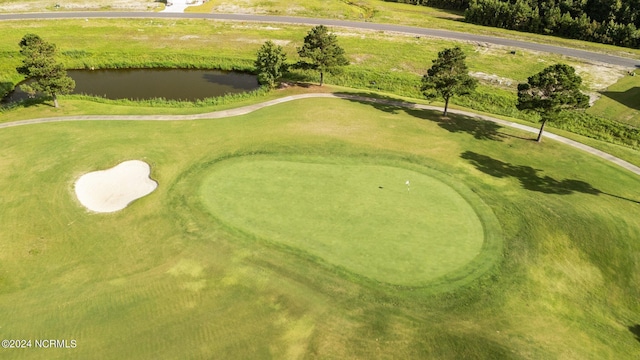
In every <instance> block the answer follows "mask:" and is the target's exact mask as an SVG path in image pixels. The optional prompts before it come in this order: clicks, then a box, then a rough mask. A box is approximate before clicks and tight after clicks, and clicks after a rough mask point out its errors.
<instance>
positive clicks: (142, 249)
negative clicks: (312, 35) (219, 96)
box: [0, 0, 640, 360]
mask: <svg viewBox="0 0 640 360" xmlns="http://www.w3.org/2000/svg"><path fill="white" fill-rule="evenodd" d="M39 1H40V0H38V1H33V0H30V1H27V2H24V3H25V4H27V5H28V6H35V5H36V4H37V3H39ZM78 1H79V0H74V1H73V2H67V3H65V4H63V6H75V4H77V3H78ZM86 3H89V4H91V6H90V7H91V8H95V7H100V8H101V9H102V10H107V9H109V8H110V7H111V6H113V7H117V6H120V5H122V4H123V3H122V2H114V3H113V4H112V5H101V4H100V3H98V2H97V1H95V0H86ZM232 3H233V4H232ZM7 4H8V5H12V6H13V5H16V6H17V5H19V4H20V2H17V1H14V0H4V1H3V0H0V6H6V5H7ZM135 4H137V5H140V4H142V5H143V6H145V7H149V8H151V7H156V4H154V3H151V2H149V1H146V2H145V1H138V2H135ZM125 5H126V4H125ZM230 5H234V6H236V7H237V8H236V10H237V11H238V12H261V11H263V12H265V13H274V14H278V13H282V11H284V10H286V9H290V10H291V11H292V12H291V13H290V14H292V15H305V16H312V15H317V14H320V15H322V16H326V17H331V18H349V19H359V18H366V19H367V20H369V21H381V22H398V23H403V24H409V25H418V26H419V25H422V24H423V23H424V22H427V23H428V24H429V26H434V27H440V28H448V29H457V30H461V31H473V32H484V31H487V32H489V31H496V33H499V34H503V35H507V36H510V37H518V38H520V37H522V38H536V39H538V40H540V41H542V42H552V43H555V44H564V43H566V44H571V46H574V47H583V46H586V45H584V44H582V43H580V42H576V41H572V40H562V39H556V38H548V37H542V36H538V35H530V34H529V35H527V34H517V33H514V32H506V31H502V30H486V29H485V30H483V29H481V28H480V27H475V26H473V25H469V24H464V23H462V22H460V21H456V19H457V18H459V15H457V14H451V13H447V12H444V11H439V10H434V9H430V8H426V7H422V6H419V7H416V6H410V5H403V4H396V3H387V2H383V1H377V0H375V1H374V0H356V1H341V0H340V1H338V0H331V1H320V0H309V1H308V2H305V3H304V4H302V3H301V5H300V6H298V7H296V6H291V4H290V3H287V2H283V1H280V0H273V1H260V2H254V1H250V0H247V1H233V2H230V1H224V0H211V1H209V2H207V3H206V4H205V7H204V8H200V9H192V10H195V11H205V12H207V11H211V10H215V11H220V12H225V11H227V12H233V11H232V10H233V9H232V7H230ZM46 6H47V9H46V10H53V8H52V4H46ZM225 7H226V8H225ZM225 9H226V10H225ZM247 9H249V10H247ZM308 29H309V27H308V26H295V25H283V24H278V25H274V24H251V23H242V22H218V21H208V20H156V19H153V20H152V19H143V20H141V19H137V20H132V19H129V20H117V19H91V20H88V21H85V20H84V19H81V20H56V21H3V22H0V48H1V49H3V50H2V51H0V90H2V89H7V88H9V87H11V86H13V85H14V84H15V83H16V82H18V81H20V80H21V78H20V76H19V75H18V74H17V73H16V72H15V67H16V66H17V65H18V64H19V63H20V58H19V54H18V46H17V44H18V42H19V40H20V38H21V37H22V36H23V35H24V34H26V33H28V32H35V33H38V34H39V35H41V36H43V37H44V38H45V40H47V41H51V42H54V43H55V44H56V45H57V46H58V49H59V51H60V60H61V61H62V62H63V63H64V65H65V66H67V67H68V68H91V67H95V68H103V67H104V68H127V67H199V68H221V69H238V70H251V69H252V68H253V59H254V57H255V52H256V50H257V49H258V47H259V46H260V45H261V44H262V43H264V41H266V40H274V41H276V42H277V43H278V44H281V45H283V46H284V48H285V51H286V52H287V54H288V55H289V56H290V58H289V59H290V60H291V61H294V59H295V52H296V47H297V46H300V45H301V43H302V39H303V37H304V34H305V33H306V32H307V31H308ZM333 30H335V31H336V32H337V33H338V37H339V41H340V43H341V44H342V45H343V46H344V47H345V49H346V52H347V55H348V56H349V59H350V61H351V63H352V64H351V65H350V66H348V67H347V68H346V69H345V71H344V72H343V73H342V74H340V75H336V76H330V77H328V81H329V83H330V85H328V86H325V87H322V88H319V87H315V86H313V85H311V86H309V84H306V85H305V86H306V87H303V86H292V87H289V88H286V89H282V90H277V91H271V92H269V93H259V94H254V95H247V96H242V97H238V98H235V99H226V100H223V101H219V102H218V101H217V100H216V101H213V100H211V101H209V102H203V103H199V104H195V103H171V102H163V101H149V102H146V103H142V104H137V103H135V102H130V101H109V100H98V99H95V98H88V97H82V96H75V95H74V96H65V97H62V98H61V107H60V108H53V107H52V106H50V105H49V104H48V103H47V102H44V103H34V104H29V105H28V106H24V107H22V106H19V107H17V108H14V109H2V111H1V112H0V122H3V123H4V122H11V121H15V120H22V119H30V118H41V117H51V116H63V115H82V114H109V115H118V114H147V115H148V114H194V113H201V112H208V111H214V110H220V109H228V108H231V107H236V106H241V105H247V104H252V103H256V102H259V101H263V100H270V99H275V98H278V97H283V96H287V95H294V94H301V93H309V92H339V93H350V94H354V93H358V94H360V95H365V96H372V97H382V98H385V99H391V98H393V99H396V98H398V96H400V95H402V96H405V98H404V100H407V101H411V102H419V101H420V100H416V98H418V97H420V96H421V95H420V93H419V90H418V86H419V80H420V77H421V76H422V74H424V73H425V71H426V69H427V68H428V67H429V66H430V64H431V60H432V59H433V58H434V57H435V55H436V54H437V52H438V51H439V50H441V49H442V48H444V47H449V46H451V45H452V42H450V41H444V40H440V39H427V38H420V39H418V38H415V37H413V36H403V35H399V34H390V33H380V32H365V31H355V30H348V29H333ZM461 45H462V47H463V49H464V50H465V51H466V52H467V54H468V62H469V67H470V69H471V70H472V71H475V72H483V73H485V74H488V75H495V76H497V77H499V78H501V79H502V80H501V81H503V80H505V79H507V80H511V83H510V84H509V85H507V84H506V83H504V82H503V83H497V82H496V81H492V80H483V83H482V85H481V87H480V89H479V90H480V91H479V95H477V97H476V98H474V99H471V100H464V99H463V98H460V99H456V100H455V101H457V102H458V103H457V105H458V106H474V107H475V108H476V109H477V110H482V111H485V112H495V110H496V109H504V108H506V107H507V106H509V105H513V104H512V103H513V102H514V101H515V100H514V99H515V86H516V83H517V82H519V81H525V80H526V78H527V77H528V76H530V75H531V74H533V73H535V72H537V71H539V70H541V69H542V68H543V67H545V66H546V65H548V64H550V63H555V62H557V61H563V62H567V59H564V58H562V57H558V56H553V55H547V54H539V53H533V52H526V51H518V52H517V53H516V54H511V53H510V51H509V50H510V49H506V48H500V47H491V46H485V45H482V44H461ZM588 48H592V49H593V48H596V49H600V50H603V51H608V52H611V53H618V54H619V53H621V50H620V49H618V48H614V47H607V46H599V45H595V44H590V45H588ZM633 53H634V54H635V55H634V56H637V54H638V52H637V51H633ZM389 54H394V56H389ZM568 62H569V63H570V64H572V65H576V66H578V67H579V70H580V73H581V74H582V75H583V77H584V78H585V83H586V88H589V89H591V90H597V89H600V88H599V87H598V86H599V85H602V84H603V83H606V81H607V78H608V79H609V80H611V79H614V81H615V79H617V78H618V77H619V76H620V74H621V73H622V70H621V69H606V68H603V67H601V66H597V65H593V64H586V63H581V62H577V61H568ZM292 77H293V79H294V80H297V81H301V82H312V81H315V80H316V78H315V75H314V74H308V73H302V72H297V73H294V75H293V76H292ZM637 79H638V77H631V76H627V77H624V78H622V79H621V80H620V81H619V82H618V83H617V84H615V85H611V86H609V87H608V89H606V90H600V92H601V93H602V95H603V96H602V98H601V99H600V100H598V102H597V103H596V105H595V106H594V107H593V108H591V109H589V110H588V112H590V113H591V114H594V115H597V116H602V117H605V118H607V119H611V120H615V121H620V122H624V123H627V124H631V125H635V126H638V124H639V123H638V119H637V117H638V116H637V108H638V101H637V99H636V96H635V95H636V93H635V90H636V89H637V86H640V85H639V84H638V82H637V81H638V80H637ZM337 85H344V86H345V87H339V86H337ZM354 88H357V89H359V90H356V89H354ZM385 92H386V93H385ZM390 94H393V95H390ZM454 107H455V104H454ZM511 107H513V106H511ZM503 115H509V116H518V115H516V114H503ZM509 121H520V120H514V119H509ZM553 132H557V133H559V134H561V135H563V136H569V137H571V138H572V139H576V140H578V141H581V142H583V143H586V144H588V145H591V146H594V147H597V148H599V149H602V150H604V151H607V152H609V153H612V154H615V155H616V156H620V157H622V158H624V159H626V160H628V161H630V162H634V163H636V164H638V161H640V160H638V159H640V158H639V157H638V151H637V150H634V149H632V148H630V147H621V146H618V145H614V144H612V143H604V142H602V141H597V140H594V139H589V138H585V137H581V136H579V135H575V134H570V133H567V132H563V131H559V130H553ZM531 138H532V135H531V134H525V133H522V132H519V131H517V130H514V129H510V128H503V127H500V126H499V125H496V124H494V123H490V122H486V121H483V120H479V119H478V118H472V117H466V116H461V115H455V114H452V115H450V116H449V117H448V118H441V116H440V112H438V111H427V110H415V109H404V108H399V107H395V106H392V105H386V104H382V103H363V102H359V101H350V100H344V99H342V100H340V99H306V100H296V101H293V102H288V103H284V104H280V105H276V106H272V107H268V108H264V109H261V110H259V111H257V112H254V113H251V114H248V115H243V116H237V117H233V118H223V119H216V120H198V121H163V122H152V121H149V122H147V121H139V122H138V121H95V122H91V121H76V122H59V123H46V124H36V125H26V126H17V127H10V128H3V129H0V188H1V189H2V191H1V192H0V309H5V311H3V313H2V317H0V319H1V320H0V335H1V336H0V337H1V338H2V339H29V340H32V344H31V346H32V347H31V348H27V349H0V358H2V359H47V360H48V359H212V358H213V359H272V358H275V359H456V360H457V359H580V360H582V359H594V360H600V359H628V358H633V357H634V356H635V355H636V354H637V353H639V352H640V315H639V314H640V303H639V302H638V299H640V289H639V288H638V284H639V283H640V242H639V241H638V240H640V177H638V176H637V175H635V174H632V173H630V172H628V171H626V170H623V169H621V168H620V167H618V166H616V165H613V164H611V163H609V162H607V161H605V160H602V159H600V158H596V157H594V156H591V155H588V154H586V153H584V152H581V151H578V150H576V149H574V148H570V147H568V146H564V145H561V144H559V143H556V142H554V141H547V140H545V141H544V142H543V143H542V144H537V143H535V142H534V141H532V140H531ZM132 159H139V160H143V161H146V162H148V163H149V164H150V165H151V169H152V173H151V177H152V178H153V179H154V180H156V181H157V182H158V184H159V186H158V188H157V189H156V190H155V191H154V192H153V193H151V194H150V195H148V196H146V197H143V198H141V199H139V200H136V201H134V202H133V203H132V204H130V205H129V206H128V207H127V208H126V209H124V210H122V211H119V212H116V213H112V214H98V213H92V212H89V211H87V210H86V209H84V208H83V207H82V205H81V204H80V203H79V201H78V200H77V199H76V197H75V192H74V182H75V181H76V180H77V179H78V178H79V177H80V176H81V175H83V174H85V173H87V172H91V171H96V170H103V169H107V168H110V167H112V166H114V165H116V164H118V163H120V162H122V161H125V160H132ZM407 181H410V184H409V185H407V183H406V182H407ZM37 339H61V340H67V341H70V340H75V344H76V345H77V346H76V347H75V348H73V349H37V348H35V343H34V341H35V340H37Z"/></svg>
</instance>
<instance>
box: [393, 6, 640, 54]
mask: <svg viewBox="0 0 640 360" xmlns="http://www.w3.org/2000/svg"><path fill="white" fill-rule="evenodd" d="M386 1H395V2H401V3H408V4H414V5H425V6H433V7H437V8H443V9H452V10H459V11H464V18H465V21H467V22H470V23H474V24H479V25H485V26H493V27H499V28H505V29H511V30H518V31H526V32H532V33H539V34H551V35H559V36H564V37H568V38H572V39H579V40H585V41H592V42H599V43H603V44H613V45H619V46H625V47H630V48H640V0H579V1H576V0H386Z"/></svg>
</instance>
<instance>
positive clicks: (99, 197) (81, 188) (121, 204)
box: [75, 160, 158, 213]
mask: <svg viewBox="0 0 640 360" xmlns="http://www.w3.org/2000/svg"><path fill="white" fill-rule="evenodd" d="M150 173H151V167H150V166H149V164H147V163H146V162H144V161H140V160H129V161H125V162H122V163H120V164H118V165H116V166H114V167H112V168H111V169H107V170H101V171H94V172H90V173H87V174H84V175H82V176H81V177H80V178H79V179H78V181H76V184H75V191H76V196H77V197H78V200H79V201H80V203H81V204H82V205H84V206H85V207H86V208H87V209H89V210H91V211H95V212H101V213H108V212H115V211H118V210H122V209H124V208H125V207H127V205H129V203H131V202H132V201H134V200H136V199H139V198H141V197H143V196H146V195H148V194H150V193H151V192H152V191H153V190H155V189H156V187H158V184H157V183H156V182H155V181H153V180H151V179H150V178H149V174H150Z"/></svg>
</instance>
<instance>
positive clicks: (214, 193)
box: [200, 157, 484, 285]
mask: <svg viewBox="0 0 640 360" xmlns="http://www.w3.org/2000/svg"><path fill="white" fill-rule="evenodd" d="M407 181H408V182H409V183H407ZM200 191H201V193H200V195H201V196H202V199H203V202H204V204H205V206H206V207H207V208H208V209H209V210H210V212H211V213H212V214H213V215H214V216H215V217H216V218H218V219H219V220H220V221H222V222H223V223H226V224H227V225H230V226H232V227H234V228H237V229H240V230H242V231H244V232H247V233H250V234H252V235H254V236H257V237H258V238H260V239H263V240H266V241H269V242H275V243H278V244H281V245H286V246H288V247H290V248H294V249H296V251H299V250H302V251H304V252H306V253H308V254H311V255H313V256H316V257H319V258H321V259H322V260H323V261H325V262H327V263H329V264H332V265H334V266H335V265H337V266H340V267H342V268H344V269H347V270H349V271H351V272H354V273H357V274H359V275H362V276H365V277H368V278H371V279H374V280H377V281H381V282H386V283H390V284H396V285H422V284H427V283H429V282H430V281H433V280H434V279H437V278H439V277H443V276H445V275H447V274H449V273H451V272H455V271H458V270H460V269H462V268H464V267H465V266H466V265H467V264H469V263H470V262H471V261H472V260H473V259H474V258H476V257H477V256H478V255H479V254H480V252H481V250H482V247H483V242H484V232H483V225H482V222H481V220H480V218H479V217H478V215H477V214H476V212H475V211H474V208H473V207H472V206H471V205H470V204H469V203H468V202H467V200H465V198H463V197H462V196H461V195H460V194H459V193H458V192H457V191H456V190H454V189H453V188H452V187H450V186H448V185H447V184H445V183H444V182H442V181H440V180H438V179H436V178H434V177H432V176H429V175H426V174H425V173H422V172H417V171H412V170H408V169H405V168H400V167H394V166H388V165H378V164H357V163H328V162H322V160H318V161H314V162H302V161H295V160H287V159H285V160H282V159H271V158H268V157H267V158H259V157H247V158H237V159H234V160H227V161H222V162H220V163H217V164H216V165H214V166H213V167H212V168H211V171H210V173H209V174H208V175H207V176H206V178H205V179H204V181H203V183H202V187H201V189H200Z"/></svg>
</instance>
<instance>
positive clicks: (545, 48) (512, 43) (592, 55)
mask: <svg viewBox="0 0 640 360" xmlns="http://www.w3.org/2000/svg"><path fill="white" fill-rule="evenodd" d="M92 18H125V19H126V18H160V19H162V18H164V19H175V18H179V19H212V20H226V21H248V22H266V23H287V24H305V25H321V24H322V25H327V26H338V27H346V28H353V29H364V30H374V31H393V32H400V33H405V34H412V35H417V36H431V37H438V38H445V39H453V40H461V41H471V42H479V43H489V44H496V45H502V46H507V47H511V48H520V49H528V50H533V51H541V52H548V53H554V54H560V55H564V56H569V57H574V58H579V59H585V60H588V61H595V62H599V63H604V64H609V65H616V66H624V67H626V68H636V67H640V60H637V59H631V58H624V57H619V56H613V55H609V54H607V53H604V52H603V53H598V52H592V51H585V50H578V49H571V48H565V47H561V46H553V45H546V44H539V43H534V42H528V41H522V40H514V39H507V38H500V37H495V36H486V35H477V34H471V33H463V32H457V31H450V30H440V29H427V28H419V27H414V26H404V25H393V24H381V23H373V22H363V21H346V20H335V19H319V18H305V17H295V16H271V15H245V14H202V13H164V12H160V13H158V12H113V11H99V12H91V11H87V12H48V13H24V14H0V20H36V19H92Z"/></svg>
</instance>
